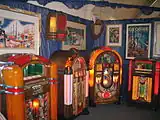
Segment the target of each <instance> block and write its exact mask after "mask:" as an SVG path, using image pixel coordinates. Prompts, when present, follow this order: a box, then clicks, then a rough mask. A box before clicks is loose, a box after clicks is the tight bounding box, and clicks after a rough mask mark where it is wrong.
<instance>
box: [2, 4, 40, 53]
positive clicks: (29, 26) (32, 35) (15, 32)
mask: <svg viewBox="0 0 160 120" xmlns="http://www.w3.org/2000/svg"><path fill="white" fill-rule="evenodd" d="M0 13H2V14H0V54H4V53H33V54H39V47H40V19H41V15H40V14H39V13H34V12H30V11H25V10H20V9H15V8H10V7H8V6H3V5H0Z"/></svg>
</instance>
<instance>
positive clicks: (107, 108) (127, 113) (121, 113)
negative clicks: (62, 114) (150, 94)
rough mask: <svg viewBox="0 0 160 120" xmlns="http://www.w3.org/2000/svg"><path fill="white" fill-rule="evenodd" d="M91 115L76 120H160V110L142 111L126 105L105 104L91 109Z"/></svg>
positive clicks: (81, 116)
mask: <svg viewBox="0 0 160 120" xmlns="http://www.w3.org/2000/svg"><path fill="white" fill-rule="evenodd" d="M89 111H90V114H89V115H80V116H78V117H77V118H76V120H160V110H157V111H156V112H155V111H152V110H151V109H141V108H136V107H134V106H130V107H129V106H127V105H124V104H121V105H116V104H104V105H102V104H101V105H97V106H96V107H93V108H91V107H89Z"/></svg>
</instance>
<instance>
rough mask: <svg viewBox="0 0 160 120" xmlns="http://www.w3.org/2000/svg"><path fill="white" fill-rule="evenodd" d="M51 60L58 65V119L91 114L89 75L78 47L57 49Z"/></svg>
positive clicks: (62, 119)
mask: <svg viewBox="0 0 160 120" xmlns="http://www.w3.org/2000/svg"><path fill="white" fill-rule="evenodd" d="M50 60H51V61H53V62H54V63H56V64H57V66H58V120H59V119H60V120H64V119H74V118H75V117H77V116H78V115H80V114H86V115H87V114H89V112H88V109H87V106H88V77H89V76H88V75H89V72H88V71H87V66H86V63H85V60H84V58H83V57H81V56H79V54H78V51H77V50H76V49H70V50H69V51H63V50H60V51H56V52H54V53H53V54H52V55H51V57H50Z"/></svg>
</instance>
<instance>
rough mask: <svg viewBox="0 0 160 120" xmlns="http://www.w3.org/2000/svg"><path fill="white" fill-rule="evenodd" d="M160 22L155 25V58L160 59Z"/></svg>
mask: <svg viewBox="0 0 160 120" xmlns="http://www.w3.org/2000/svg"><path fill="white" fill-rule="evenodd" d="M159 33H160V22H155V23H154V42H153V57H160V34H159Z"/></svg>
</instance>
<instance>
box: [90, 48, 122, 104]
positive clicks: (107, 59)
mask: <svg viewBox="0 0 160 120" xmlns="http://www.w3.org/2000/svg"><path fill="white" fill-rule="evenodd" d="M89 70H90V79H89V101H90V102H89V103H90V106H96V104H105V103H119V100H120V99H119V97H120V86H121V84H122V59H121V56H120V55H119V53H118V52H116V51H115V50H112V49H111V48H109V47H103V48H98V49H96V50H94V51H93V52H92V53H91V56H90V60H89Z"/></svg>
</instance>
